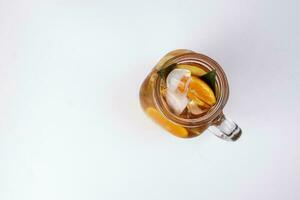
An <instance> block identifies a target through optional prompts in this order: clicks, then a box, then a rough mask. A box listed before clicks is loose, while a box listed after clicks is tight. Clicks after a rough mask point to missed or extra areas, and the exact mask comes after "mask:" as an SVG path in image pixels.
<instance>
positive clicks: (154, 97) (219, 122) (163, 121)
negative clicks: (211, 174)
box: [140, 49, 241, 141]
mask: <svg viewBox="0 0 300 200" xmlns="http://www.w3.org/2000/svg"><path fill="white" fill-rule="evenodd" d="M228 93H229V89H228V83H227V79H226V76H225V73H224V72H223V70H222V68H221V67H220V66H219V65H218V64H217V63H216V62H215V61H214V60H212V59H211V58H209V57H207V56H205V55H202V54H199V53H195V52H193V51H190V50H184V49H182V50H175V51H172V52H170V53H168V54H167V55H165V56H164V57H163V58H162V59H161V60H160V61H159V63H158V64H157V65H156V66H155V67H154V68H153V70H152V71H151V73H150V74H149V75H148V76H147V78H146V79H145V81H144V82H143V84H142V86H141V89H140V102H141V105H142V108H143V109H144V111H145V113H146V114H147V115H148V116H149V117H150V118H151V119H153V120H154V121H155V122H156V123H157V124H159V125H160V126H161V127H163V128H164V129H165V130H167V131H169V132H170V133H172V134H173V135H175V136H178V137H181V138H190V137H195V136H198V135H200V134H201V133H202V132H203V131H204V130H206V129H207V128H208V127H210V130H211V131H212V132H213V133H215V134H216V135H217V136H219V137H221V138H223V139H226V140H231V141H234V140H236V139H237V138H238V137H239V136H240V134H241V130H240V128H239V127H238V126H237V125H236V124H235V123H234V122H233V121H231V120H229V119H226V118H225V116H224V115H223V113H222V109H223V107H224V106H225V104H226V102H227V99H228Z"/></svg>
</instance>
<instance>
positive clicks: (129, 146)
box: [0, 0, 300, 200]
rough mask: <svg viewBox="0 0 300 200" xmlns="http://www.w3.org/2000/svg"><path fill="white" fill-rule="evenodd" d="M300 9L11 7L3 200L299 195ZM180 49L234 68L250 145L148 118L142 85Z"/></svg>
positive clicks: (2, 57)
mask: <svg viewBox="0 0 300 200" xmlns="http://www.w3.org/2000/svg"><path fill="white" fill-rule="evenodd" d="M299 6H300V5H299V3H298V2H297V1H296V0H295V1H274V0H265V1H258V0H257V1H241V0H236V1H216V0H213V1H212V0H206V1H196V0H195V1H190V0H185V1H182V0H181V1H178V0H172V1H171V0H169V1H138V0H127V1H109V0H107V1H103V0H98V1H96V0H94V1H84V0H81V1H79V0H78V1H76V0H73V1H53V0H49V1H45V0H44V1H41V0H27V1H22V0H19V1H18V0H0V199H1V200H29V199H34V200H41V199H43V200H48V199H49V200H54V199H55V200H57V199H58V200H60V199H61V200H69V199H70V200H79V199H88V200H99V199H105V200H111V199H113V200H117V199H126V200H127V199H128V200H141V199H145V200H153V199H159V200H166V199H172V200H182V199H189V200H199V199H205V200H210V199H222V200H237V199H249V200H253V199H263V200H265V199H273V200H274V199H276V200H277V199H278V200H279V199H291V200H294V199H300V191H299V189H300V188H299V187H300V149H299V148H300V132H299V124H298V123H299V122H298V121H299V120H298V119H299V114H300V106H299V101H300V94H299V86H300V79H299V73H300V66H299V64H300V54H299V46H300V39H299V35H300V28H299V19H300V12H299ZM177 48H187V49H191V50H194V51H197V52H202V53H204V54H206V55H208V56H210V57H212V58H213V59H215V60H217V61H218V62H219V64H221V65H222V66H223V68H224V70H225V72H226V73H227V76H228V79H229V84H230V89H231V95H230V99H229V101H228V103H227V106H226V108H225V110H224V111H225V113H226V114H227V115H228V116H230V117H231V118H232V119H234V120H235V121H236V122H237V123H238V124H239V125H240V126H241V128H242V129H243V135H242V137H241V139H240V140H239V141H238V142H235V143H231V142H225V141H222V140H220V139H218V138H217V137H215V136H214V135H212V134H210V133H209V132H205V133H204V134H203V135H201V136H199V137H197V138H193V139H179V138H176V137H173V136H172V135H170V134H168V133H166V132H165V131H164V130H162V129H161V128H160V127H158V126H157V125H155V124H154V123H153V122H152V121H151V120H149V119H148V118H147V117H146V115H145V114H144V113H143V112H142V110H141V108H140V105H139V99H138V91H139V86H140V84H141V83H142V81H143V79H144V78H145V76H146V75H147V74H148V73H149V71H150V70H151V68H152V67H153V66H154V65H155V64H156V62H157V61H158V60H159V59H160V58H161V57H162V56H163V55H164V54H165V53H167V52H168V51H171V50H174V49H177Z"/></svg>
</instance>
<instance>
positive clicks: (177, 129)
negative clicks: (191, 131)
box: [146, 107, 188, 138]
mask: <svg viewBox="0 0 300 200" xmlns="http://www.w3.org/2000/svg"><path fill="white" fill-rule="evenodd" d="M146 113H147V114H148V116H150V117H151V118H152V119H153V120H154V121H155V122H156V123H157V124H159V125H160V126H162V127H163V128H164V129H166V130H167V131H169V132H170V133H172V134H173V135H175V136H177V137H181V138H186V137H188V131H187V130H186V129H185V128H183V127H181V126H178V125H176V124H174V123H172V122H170V121H169V120H168V119H166V118H165V117H164V116H163V115H162V114H160V113H159V112H158V111H157V110H156V109H155V108H153V107H148V108H147V109H146Z"/></svg>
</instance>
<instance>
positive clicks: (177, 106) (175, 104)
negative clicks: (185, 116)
mask: <svg viewBox="0 0 300 200" xmlns="http://www.w3.org/2000/svg"><path fill="white" fill-rule="evenodd" d="M166 100H167V103H168V105H169V106H170V108H171V109H172V110H173V111H174V113H175V114H176V115H180V114H181V113H182V112H183V111H184V109H185V108H186V106H187V104H188V103H189V100H188V98H187V97H186V95H182V94H181V93H179V92H177V91H175V92H173V91H171V90H167V92H166Z"/></svg>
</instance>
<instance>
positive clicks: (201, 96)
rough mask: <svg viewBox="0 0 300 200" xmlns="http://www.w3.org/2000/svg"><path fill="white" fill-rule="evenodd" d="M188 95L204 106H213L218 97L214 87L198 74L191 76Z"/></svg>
mask: <svg viewBox="0 0 300 200" xmlns="http://www.w3.org/2000/svg"><path fill="white" fill-rule="evenodd" d="M187 96H188V98H189V99H190V100H193V101H195V102H197V103H198V104H199V106H202V107H204V108H207V107H210V106H213V105H214V104H215V103H216V97H215V95H214V92H213V91H212V89H211V88H210V87H209V86H208V85H207V84H206V83H205V82H204V81H202V80H201V79H199V78H197V77H196V76H192V77H191V82H190V85H189V90H188V93H187Z"/></svg>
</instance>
